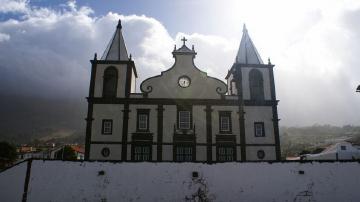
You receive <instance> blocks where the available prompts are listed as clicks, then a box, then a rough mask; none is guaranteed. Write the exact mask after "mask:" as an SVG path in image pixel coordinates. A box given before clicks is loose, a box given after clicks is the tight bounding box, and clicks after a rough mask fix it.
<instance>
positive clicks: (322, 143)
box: [280, 125, 360, 157]
mask: <svg viewBox="0 0 360 202" xmlns="http://www.w3.org/2000/svg"><path fill="white" fill-rule="evenodd" d="M340 141H349V142H353V143H355V144H360V126H351V125H346V126H342V127H338V126H331V125H313V126H307V127H281V128H280V142H281V150H282V156H283V157H284V156H286V155H287V156H297V155H299V153H300V152H302V151H304V150H306V151H309V152H312V151H314V150H316V149H317V148H322V147H326V146H328V145H330V144H333V143H336V142H340Z"/></svg>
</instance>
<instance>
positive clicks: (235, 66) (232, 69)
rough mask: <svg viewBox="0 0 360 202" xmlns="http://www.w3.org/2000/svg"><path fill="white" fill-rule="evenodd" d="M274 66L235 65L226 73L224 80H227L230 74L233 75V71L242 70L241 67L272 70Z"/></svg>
mask: <svg viewBox="0 0 360 202" xmlns="http://www.w3.org/2000/svg"><path fill="white" fill-rule="evenodd" d="M274 66H275V65H272V64H240V63H235V64H234V65H233V66H232V67H231V69H230V70H229V71H228V73H227V75H226V77H225V79H228V78H229V76H230V74H233V73H234V71H236V70H235V69H236V68H243V67H256V68H273V67H274Z"/></svg>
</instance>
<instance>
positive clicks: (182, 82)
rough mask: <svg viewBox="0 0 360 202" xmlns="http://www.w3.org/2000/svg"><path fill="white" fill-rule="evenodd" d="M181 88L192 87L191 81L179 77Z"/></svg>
mask: <svg viewBox="0 0 360 202" xmlns="http://www.w3.org/2000/svg"><path fill="white" fill-rule="evenodd" d="M178 82H179V86H180V87H182V88H187V87H189V86H190V83H191V80H190V78H189V77H187V76H181V77H179V81H178Z"/></svg>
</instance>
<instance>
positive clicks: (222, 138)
mask: <svg viewBox="0 0 360 202" xmlns="http://www.w3.org/2000/svg"><path fill="white" fill-rule="evenodd" d="M219 142H221V143H232V144H235V143H236V136H235V135H216V143H219Z"/></svg>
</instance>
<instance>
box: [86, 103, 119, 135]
mask: <svg viewBox="0 0 360 202" xmlns="http://www.w3.org/2000/svg"><path fill="white" fill-rule="evenodd" d="M123 109H124V106H123V105H121V104H94V108H93V118H94V120H93V122H92V128H91V141H121V139H122V125H123V116H124V115H123V112H122V110H123ZM103 119H112V120H113V130H112V134H111V135H103V134H101V132H102V131H101V129H102V120H103Z"/></svg>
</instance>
